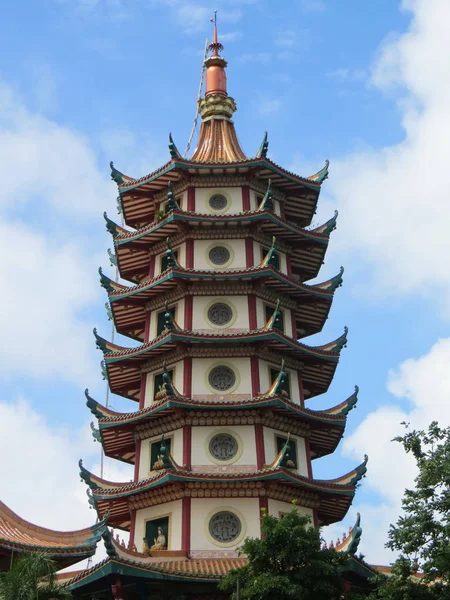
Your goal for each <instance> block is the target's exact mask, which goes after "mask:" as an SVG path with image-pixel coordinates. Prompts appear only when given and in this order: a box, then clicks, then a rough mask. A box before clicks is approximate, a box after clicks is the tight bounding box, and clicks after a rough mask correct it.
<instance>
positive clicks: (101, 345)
mask: <svg viewBox="0 0 450 600" xmlns="http://www.w3.org/2000/svg"><path fill="white" fill-rule="evenodd" d="M92 332H93V334H94V337H95V343H96V345H97V348H98V350H101V351H102V352H103V354H105V353H106V352H108V345H107V344H108V342H107V341H106V340H105V339H104V338H102V337H100V336H99V335H98V333H97V328H96V327H94V329H93V330H92Z"/></svg>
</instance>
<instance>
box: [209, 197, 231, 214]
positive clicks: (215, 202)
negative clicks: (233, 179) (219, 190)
mask: <svg viewBox="0 0 450 600" xmlns="http://www.w3.org/2000/svg"><path fill="white" fill-rule="evenodd" d="M227 204H228V200H227V199H226V198H225V196H224V195H223V194H214V196H211V198H210V199H209V206H210V207H211V208H212V209H213V210H224V209H225V208H226V207H227Z"/></svg>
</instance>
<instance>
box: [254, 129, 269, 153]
mask: <svg viewBox="0 0 450 600" xmlns="http://www.w3.org/2000/svg"><path fill="white" fill-rule="evenodd" d="M268 150H269V139H268V135H267V131H265V132H264V137H263V141H262V142H261V146H260V147H259V150H258V152H257V153H256V158H266V156H267V152H268Z"/></svg>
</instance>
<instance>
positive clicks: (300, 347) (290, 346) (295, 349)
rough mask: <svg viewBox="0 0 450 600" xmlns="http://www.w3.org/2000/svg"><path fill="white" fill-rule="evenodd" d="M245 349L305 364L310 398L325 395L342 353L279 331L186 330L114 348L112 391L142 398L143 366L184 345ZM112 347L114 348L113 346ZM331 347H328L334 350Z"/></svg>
mask: <svg viewBox="0 0 450 600" xmlns="http://www.w3.org/2000/svg"><path fill="white" fill-rule="evenodd" d="M217 343H220V344H221V347H226V346H228V347H233V346H238V347H240V348H243V347H244V346H248V347H255V348H264V349H266V348H268V349H270V350H271V351H273V352H275V353H278V354H280V355H281V356H283V354H284V355H285V356H287V357H290V358H294V359H297V360H300V361H301V362H302V363H303V370H302V378H303V381H304V384H305V388H306V389H308V390H309V395H310V396H312V395H317V394H321V393H324V392H325V391H326V390H327V389H328V387H329V385H330V383H331V380H332V378H333V376H334V372H335V370H336V367H337V363H338V361H339V352H338V351H337V352H333V351H330V350H325V351H324V350H322V348H319V349H317V348H311V347H309V346H306V345H305V344H300V343H298V342H296V341H294V340H293V339H291V338H288V337H286V336H285V335H283V334H281V333H280V332H278V331H276V330H271V331H261V330H258V331H253V332H245V333H238V334H228V335H227V334H222V335H221V334H217V333H215V332H214V333H211V334H209V333H207V334H206V333H196V332H186V331H175V332H172V331H170V332H167V333H164V334H162V335H161V336H159V337H158V338H156V339H155V340H152V341H151V342H149V343H148V344H143V345H142V346H140V347H138V348H132V349H122V348H120V347H119V346H115V347H114V352H112V353H107V354H105V356H104V361H105V365H106V370H107V375H108V380H109V384H110V387H111V391H112V392H113V393H115V394H119V395H123V396H125V397H128V398H134V399H136V400H137V399H138V395H139V389H140V383H141V378H142V373H141V367H142V366H143V364H144V363H146V362H147V361H148V360H150V359H154V358H163V359H169V360H170V356H171V353H173V352H174V350H175V349H176V348H179V347H180V344H185V346H186V347H199V346H203V347H206V348H207V347H213V346H214V344H217ZM110 346H112V345H110ZM331 346H332V344H329V345H328V347H331Z"/></svg>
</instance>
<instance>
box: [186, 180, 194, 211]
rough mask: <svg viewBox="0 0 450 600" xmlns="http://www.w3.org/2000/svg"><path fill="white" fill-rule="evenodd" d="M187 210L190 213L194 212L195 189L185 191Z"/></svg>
mask: <svg viewBox="0 0 450 600" xmlns="http://www.w3.org/2000/svg"><path fill="white" fill-rule="evenodd" d="M187 209H188V211H190V212H195V187H192V186H190V187H188V189H187Z"/></svg>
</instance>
